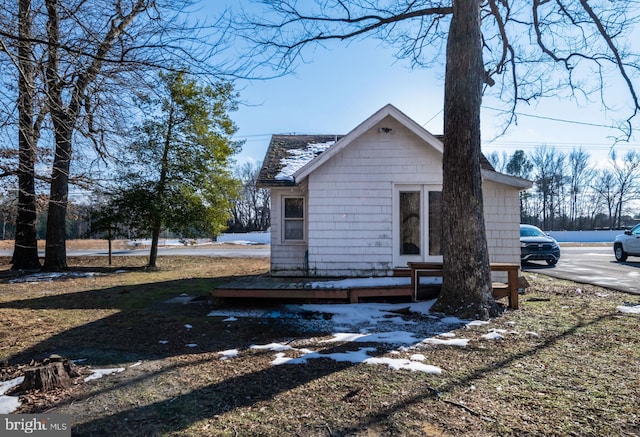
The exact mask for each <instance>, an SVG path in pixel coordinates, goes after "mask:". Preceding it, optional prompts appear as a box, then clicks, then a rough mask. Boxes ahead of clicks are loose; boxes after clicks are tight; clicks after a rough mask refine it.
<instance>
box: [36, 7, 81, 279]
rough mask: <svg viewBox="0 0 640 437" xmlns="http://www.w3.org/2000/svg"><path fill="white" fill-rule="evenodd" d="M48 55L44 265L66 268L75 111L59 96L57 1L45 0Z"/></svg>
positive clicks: (54, 268) (56, 269)
mask: <svg viewBox="0 0 640 437" xmlns="http://www.w3.org/2000/svg"><path fill="white" fill-rule="evenodd" d="M46 6H47V17H48V22H47V37H48V42H49V46H48V52H47V53H48V59H47V68H46V80H47V102H48V104H49V112H50V114H51V122H52V123H53V130H54V138H55V142H56V151H55V157H54V159H53V168H52V170H51V191H50V195H49V211H48V215H47V242H46V248H45V255H44V268H45V270H49V271H59V270H64V269H66V268H67V248H66V224H67V221H66V219H67V201H68V195H69V165H70V163H71V141H72V137H73V126H74V125H75V114H77V112H76V111H70V110H65V107H64V103H63V99H62V88H63V86H64V85H63V83H62V81H61V79H60V77H59V76H58V71H59V68H60V60H59V54H58V45H59V44H60V17H59V15H58V1H57V0H47V1H46Z"/></svg>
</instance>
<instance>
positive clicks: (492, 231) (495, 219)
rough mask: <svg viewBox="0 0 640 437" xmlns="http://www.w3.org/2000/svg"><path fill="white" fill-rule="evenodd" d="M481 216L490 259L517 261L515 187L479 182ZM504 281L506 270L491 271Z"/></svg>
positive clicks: (517, 215) (518, 239) (517, 262)
mask: <svg viewBox="0 0 640 437" xmlns="http://www.w3.org/2000/svg"><path fill="white" fill-rule="evenodd" d="M482 196H483V199H484V219H485V227H486V231H487V245H488V248H489V260H490V261H491V262H502V263H513V264H520V198H519V192H518V190H517V189H516V188H513V187H509V186H507V185H503V184H499V183H497V182H491V181H484V182H483V183H482ZM493 275H494V276H493V278H494V280H496V281H503V282H504V281H506V277H507V276H506V273H494V274H493Z"/></svg>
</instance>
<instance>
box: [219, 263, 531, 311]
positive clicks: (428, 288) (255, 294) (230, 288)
mask: <svg viewBox="0 0 640 437" xmlns="http://www.w3.org/2000/svg"><path fill="white" fill-rule="evenodd" d="M519 267H520V266H519V265H516V264H499V263H492V264H491V270H492V271H505V272H507V273H508V283H501V282H494V283H493V284H492V285H493V295H494V297H495V298H496V299H501V298H507V300H508V305H509V307H510V308H513V309H517V308H518V269H519ZM437 276H440V277H441V276H442V264H441V263H440V264H438V265H436V264H434V263H412V265H410V267H408V268H406V269H396V271H395V272H394V276H393V278H395V281H393V280H392V281H391V282H393V283H392V284H390V283H389V280H390V278H375V279H374V280H371V281H366V280H365V281H363V282H362V283H361V282H359V281H358V280H349V279H344V280H340V279H334V280H331V279H328V278H281V277H272V276H269V275H257V276H250V277H244V278H239V279H238V280H236V281H232V282H230V283H227V284H225V285H223V286H220V287H217V288H215V289H214V290H213V292H212V293H211V294H212V297H214V298H236V299H282V300H303V301H307V302H318V301H340V302H350V303H358V302H360V301H361V299H362V300H383V299H393V300H406V301H416V300H426V299H433V298H435V297H436V296H437V294H438V292H439V286H438V285H434V284H433V283H430V284H423V283H422V282H421V279H420V278H422V277H437ZM376 279H379V280H380V285H375V283H376ZM385 280H386V281H385Z"/></svg>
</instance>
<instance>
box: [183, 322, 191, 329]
mask: <svg viewBox="0 0 640 437" xmlns="http://www.w3.org/2000/svg"><path fill="white" fill-rule="evenodd" d="M184 327H185V329H191V328H193V326H192V325H190V324H188V323H187V324H186V325H184Z"/></svg>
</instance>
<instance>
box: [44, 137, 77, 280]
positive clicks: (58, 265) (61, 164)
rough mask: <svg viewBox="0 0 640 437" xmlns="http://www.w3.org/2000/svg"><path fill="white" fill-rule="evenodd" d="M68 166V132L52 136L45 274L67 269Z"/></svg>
mask: <svg viewBox="0 0 640 437" xmlns="http://www.w3.org/2000/svg"><path fill="white" fill-rule="evenodd" d="M58 137H59V138H58ZM70 163H71V132H70V131H68V130H67V131H64V130H63V131H62V132H59V133H56V155H55V158H54V160H53V169H52V171H51V191H50V194H49V211H48V214H47V241H46V249H45V257H44V269H45V270H47V271H60V270H64V269H66V268H67V245H66V241H67V235H66V231H67V226H66V224H67V205H68V198H69V166H70Z"/></svg>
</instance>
